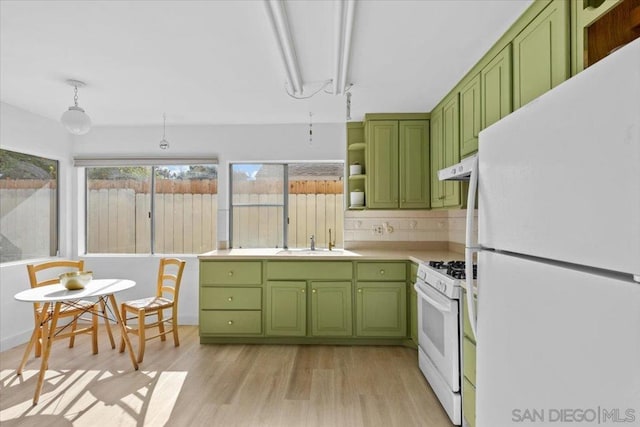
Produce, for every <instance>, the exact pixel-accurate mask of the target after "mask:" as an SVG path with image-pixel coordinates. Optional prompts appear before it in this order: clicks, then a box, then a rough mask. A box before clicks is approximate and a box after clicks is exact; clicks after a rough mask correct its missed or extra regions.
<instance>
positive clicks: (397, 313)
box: [356, 262, 407, 337]
mask: <svg viewBox="0 0 640 427" xmlns="http://www.w3.org/2000/svg"><path fill="white" fill-rule="evenodd" d="M357 264H358V266H357V283H356V290H357V291H356V335H357V336H361V337H404V336H406V333H407V311H406V307H407V292H406V288H407V282H406V274H407V273H406V270H407V267H406V263H405V262H359V263H357ZM369 280H371V281H369ZM373 280H376V281H373Z"/></svg>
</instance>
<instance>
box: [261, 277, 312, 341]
mask: <svg viewBox="0 0 640 427" xmlns="http://www.w3.org/2000/svg"><path fill="white" fill-rule="evenodd" d="M306 291H307V283H306V282H301V281H300V282H276V281H268V282H267V304H266V308H265V311H266V334H267V335H277V336H293V337H303V336H305V335H306V334H307V295H306Z"/></svg>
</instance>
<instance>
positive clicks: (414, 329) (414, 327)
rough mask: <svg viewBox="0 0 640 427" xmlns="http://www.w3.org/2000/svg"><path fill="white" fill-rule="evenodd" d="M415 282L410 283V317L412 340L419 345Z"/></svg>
mask: <svg viewBox="0 0 640 427" xmlns="http://www.w3.org/2000/svg"><path fill="white" fill-rule="evenodd" d="M413 285H414V284H413V283H410V284H409V287H410V288H409V313H410V315H409V317H410V321H411V324H410V328H411V340H412V341H413V343H414V344H415V345H418V293H417V292H416V290H415V289H414V288H413Z"/></svg>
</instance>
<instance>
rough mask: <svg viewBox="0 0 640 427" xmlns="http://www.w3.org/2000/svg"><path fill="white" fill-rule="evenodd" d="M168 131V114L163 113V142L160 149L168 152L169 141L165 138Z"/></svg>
mask: <svg viewBox="0 0 640 427" xmlns="http://www.w3.org/2000/svg"><path fill="white" fill-rule="evenodd" d="M166 130H167V114H166V113H162V140H161V141H160V148H161V149H163V150H166V149H167V148H169V141H167V138H166V137H165V135H166Z"/></svg>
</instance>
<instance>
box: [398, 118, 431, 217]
mask: <svg viewBox="0 0 640 427" xmlns="http://www.w3.org/2000/svg"><path fill="white" fill-rule="evenodd" d="M399 144H400V171H399V173H400V208H402V209H426V208H428V207H429V161H428V159H429V123H428V122H427V121H426V120H412V121H401V122H400V140H399Z"/></svg>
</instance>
